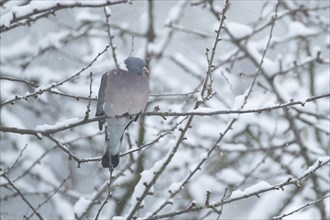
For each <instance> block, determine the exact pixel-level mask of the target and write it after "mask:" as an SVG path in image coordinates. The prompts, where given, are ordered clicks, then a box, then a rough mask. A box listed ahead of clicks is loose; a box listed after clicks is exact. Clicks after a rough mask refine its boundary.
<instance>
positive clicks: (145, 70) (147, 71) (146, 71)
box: [143, 67, 150, 75]
mask: <svg viewBox="0 0 330 220" xmlns="http://www.w3.org/2000/svg"><path fill="white" fill-rule="evenodd" d="M143 70H144V73H146V74H147V75H149V73H150V72H149V70H148V68H147V67H143Z"/></svg>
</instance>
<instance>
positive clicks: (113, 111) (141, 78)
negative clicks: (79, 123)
mask: <svg viewBox="0 0 330 220" xmlns="http://www.w3.org/2000/svg"><path fill="white" fill-rule="evenodd" d="M124 63H125V65H126V68H127V71H126V70H123V69H119V68H117V69H114V70H112V71H110V72H106V73H105V74H104V75H103V76H102V79H101V85H100V89H99V94H98V101H97V108H96V116H101V115H104V114H105V115H106V116H108V118H106V120H105V122H106V128H105V134H106V135H105V139H106V146H105V150H104V155H103V157H102V166H103V167H104V168H109V167H110V163H111V164H112V166H113V167H116V166H117V165H118V163H119V152H120V144H121V140H122V138H123V134H124V131H125V129H126V128H127V127H128V126H129V125H130V123H131V122H132V121H136V120H137V118H138V117H139V115H140V114H141V112H142V111H143V110H144V109H145V107H146V105H147V102H148V95H149V81H148V78H147V76H146V74H147V73H148V69H147V68H146V63H145V62H144V61H143V60H142V59H140V58H138V57H128V58H127V59H126V60H125V61H124ZM103 124H104V121H99V129H100V131H101V130H102V129H103Z"/></svg>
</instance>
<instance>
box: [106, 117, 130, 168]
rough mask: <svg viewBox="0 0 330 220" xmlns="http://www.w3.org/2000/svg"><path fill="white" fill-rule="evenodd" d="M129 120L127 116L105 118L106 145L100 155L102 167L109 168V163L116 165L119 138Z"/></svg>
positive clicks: (117, 162) (117, 161)
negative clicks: (101, 155)
mask: <svg viewBox="0 0 330 220" xmlns="http://www.w3.org/2000/svg"><path fill="white" fill-rule="evenodd" d="M131 120H132V119H131V117H129V116H122V117H113V118H108V119H106V122H107V128H106V138H105V139H106V146H105V150H104V155H103V157H102V166H103V167H104V168H109V167H110V163H111V165H112V167H116V166H118V164H119V153H120V144H121V140H122V138H123V134H124V131H125V129H126V128H127V126H128V125H129V123H130V122H131Z"/></svg>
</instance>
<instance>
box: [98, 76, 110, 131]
mask: <svg viewBox="0 0 330 220" xmlns="http://www.w3.org/2000/svg"><path fill="white" fill-rule="evenodd" d="M107 80H108V73H104V74H103V76H102V79H101V85H100V89H99V94H98V98H97V106H96V114H95V116H101V115H104V96H105V88H106V86H107ZM103 124H104V121H99V129H100V131H102V129H103Z"/></svg>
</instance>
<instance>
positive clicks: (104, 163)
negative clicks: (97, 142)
mask: <svg viewBox="0 0 330 220" xmlns="http://www.w3.org/2000/svg"><path fill="white" fill-rule="evenodd" d="M101 163H102V167H103V168H110V158H109V154H108V153H106V154H104V155H103V157H102V162H101ZM111 164H112V166H113V168H115V167H116V166H118V164H119V155H118V154H116V155H111Z"/></svg>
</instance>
